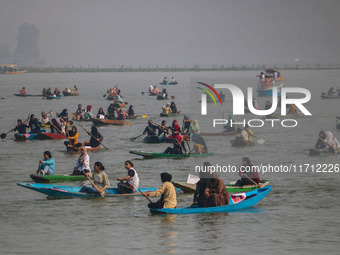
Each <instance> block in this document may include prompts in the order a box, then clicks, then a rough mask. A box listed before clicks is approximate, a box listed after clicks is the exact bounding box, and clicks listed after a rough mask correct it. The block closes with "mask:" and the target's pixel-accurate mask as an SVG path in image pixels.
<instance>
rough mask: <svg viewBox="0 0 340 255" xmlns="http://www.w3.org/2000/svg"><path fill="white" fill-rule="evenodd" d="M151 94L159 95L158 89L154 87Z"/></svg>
mask: <svg viewBox="0 0 340 255" xmlns="http://www.w3.org/2000/svg"><path fill="white" fill-rule="evenodd" d="M153 94H157V95H158V94H159V89H158V88H157V86H156V85H155V87H154V89H153Z"/></svg>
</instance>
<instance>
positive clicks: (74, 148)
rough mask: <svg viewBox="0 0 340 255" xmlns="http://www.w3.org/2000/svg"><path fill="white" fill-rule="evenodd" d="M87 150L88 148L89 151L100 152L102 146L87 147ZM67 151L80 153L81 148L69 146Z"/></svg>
mask: <svg viewBox="0 0 340 255" xmlns="http://www.w3.org/2000/svg"><path fill="white" fill-rule="evenodd" d="M85 148H86V150H87V151H99V150H100V145H99V146H97V147H90V146H85ZM66 150H67V151H68V152H80V150H81V147H69V146H66Z"/></svg>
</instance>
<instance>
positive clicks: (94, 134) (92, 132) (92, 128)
mask: <svg viewBox="0 0 340 255" xmlns="http://www.w3.org/2000/svg"><path fill="white" fill-rule="evenodd" d="M91 134H92V135H93V136H94V137H98V136H99V135H98V129H97V128H96V127H95V126H92V127H91Z"/></svg>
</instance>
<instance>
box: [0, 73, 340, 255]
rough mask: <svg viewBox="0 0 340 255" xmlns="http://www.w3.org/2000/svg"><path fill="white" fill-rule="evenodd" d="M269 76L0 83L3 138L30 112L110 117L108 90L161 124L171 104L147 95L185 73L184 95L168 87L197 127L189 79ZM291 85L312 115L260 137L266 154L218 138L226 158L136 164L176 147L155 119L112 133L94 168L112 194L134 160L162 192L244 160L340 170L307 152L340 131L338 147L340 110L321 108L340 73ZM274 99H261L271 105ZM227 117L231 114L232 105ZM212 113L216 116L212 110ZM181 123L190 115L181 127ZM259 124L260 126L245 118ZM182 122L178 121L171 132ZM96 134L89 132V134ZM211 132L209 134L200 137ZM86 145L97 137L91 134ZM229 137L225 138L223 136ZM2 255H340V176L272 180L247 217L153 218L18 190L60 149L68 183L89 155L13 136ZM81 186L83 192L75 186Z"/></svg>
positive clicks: (5, 170) (6, 157) (138, 209)
mask: <svg viewBox="0 0 340 255" xmlns="http://www.w3.org/2000/svg"><path fill="white" fill-rule="evenodd" d="M257 74H258V72H252V71H248V72H206V73H205V72H195V73H190V72H184V73H175V74H163V73H70V74H29V73H27V74H22V75H0V97H1V98H0V107H1V109H2V110H1V112H0V123H1V125H0V132H1V133H3V132H7V131H8V130H10V129H12V128H13V127H14V126H15V124H16V120H17V119H18V118H21V119H25V118H26V116H27V115H28V113H35V114H36V115H40V112H41V111H46V112H47V111H49V110H53V111H54V112H61V111H62V109H64V108H67V109H68V110H69V113H71V112H74V111H75V110H76V108H77V104H78V103H81V104H83V106H84V107H85V106H86V105H88V104H91V105H92V106H93V112H95V113H96V112H97V111H98V108H99V107H104V109H105V110H106V109H107V107H108V105H109V102H108V101H106V100H105V99H104V98H103V94H105V92H106V88H108V87H112V86H114V85H115V84H116V83H119V87H120V89H121V91H122V94H123V95H124V96H125V101H127V102H129V104H133V105H134V106H135V110H136V112H137V113H138V114H139V115H147V116H149V117H150V118H152V120H154V121H155V122H158V123H160V122H161V120H162V118H160V117H158V116H159V112H160V109H161V106H162V105H163V104H164V101H163V102H162V101H157V100H156V99H155V98H154V97H150V96H147V95H142V94H141V92H142V91H147V89H148V85H150V84H157V82H159V81H160V80H161V79H162V78H163V77H164V76H165V75H168V76H172V75H176V78H177V79H178V80H179V85H178V86H168V87H167V89H168V92H169V94H170V95H173V96H175V100H174V101H175V102H176V103H177V105H178V108H179V109H180V110H182V112H183V113H187V114H189V115H191V116H190V117H192V118H198V119H199V116H197V115H195V114H194V113H193V112H192V111H186V109H192V108H193V107H199V104H198V102H197V106H196V104H195V103H196V102H192V97H190V96H189V94H190V89H189V87H190V80H191V79H193V78H197V79H198V78H202V79H203V80H204V81H208V80H209V79H221V80H223V81H227V82H228V83H231V84H235V85H238V86H239V87H241V88H242V89H243V91H245V90H246V88H247V87H253V86H255V85H256V82H257V78H256V77H255V76H256V75H257ZM282 74H283V75H284V76H285V77H286V81H285V85H286V86H293V87H294V86H295V87H304V88H307V89H309V90H310V91H311V93H312V99H311V101H310V102H309V103H308V104H307V105H306V107H307V108H308V110H310V111H311V112H312V114H313V116H312V117H308V118H301V119H298V123H299V125H298V127H296V128H292V129H285V128H282V127H277V128H270V127H268V126H265V127H263V128H254V129H253V131H254V132H255V134H256V135H257V136H259V137H263V138H265V140H266V143H265V144H264V145H259V144H258V145H256V146H255V147H248V148H232V147H231V146H230V140H231V139H232V137H207V138H206V142H207V144H208V146H209V150H210V151H212V152H215V155H213V156H211V157H209V158H202V159H201V158H196V159H195V158H188V159H183V160H170V159H154V160H142V159H141V158H140V157H138V156H133V155H132V154H129V150H132V149H136V150H145V151H152V152H159V151H163V150H164V149H165V147H166V146H167V145H164V144H160V145H158V144H157V145H152V146H151V145H147V144H143V143H142V142H141V140H142V139H141V138H139V139H137V140H136V141H134V142H131V141H130V138H131V137H134V136H137V135H139V134H141V132H142V131H143V130H144V127H145V125H146V122H147V120H145V119H142V118H140V119H136V120H131V121H130V122H131V125H127V126H122V127H115V126H113V127H102V128H100V132H101V133H102V134H103V135H104V137H105V140H104V144H105V145H106V146H108V147H110V148H111V150H110V151H107V150H105V149H102V150H101V151H99V152H90V153H89V154H90V158H91V165H93V163H94V162H95V161H101V162H103V163H104V165H105V166H106V172H107V174H108V176H109V178H110V181H111V185H112V186H116V183H117V182H116V181H115V179H116V178H117V177H122V176H125V174H126V170H125V169H124V161H125V160H128V159H130V160H132V161H133V162H134V163H135V169H136V170H137V171H138V172H139V176H140V178H141V186H143V187H148V186H149V187H150V186H153V187H158V186H160V177H159V174H160V173H161V172H164V171H167V172H169V173H171V174H172V175H173V179H174V180H178V181H184V180H186V178H187V175H188V173H194V166H195V165H202V163H203V162H204V161H206V160H209V161H210V162H212V163H213V164H220V165H228V164H231V165H235V166H239V165H240V162H241V159H242V157H244V156H248V157H249V158H250V159H251V160H252V162H253V163H254V164H261V163H263V164H277V165H279V164H283V165H288V164H298V165H299V164H305V163H308V164H317V163H329V164H339V163H340V162H339V157H338V156H330V157H328V156H326V157H309V156H308V155H307V154H306V149H309V148H312V147H313V146H314V144H315V142H316V138H317V135H318V132H319V131H320V130H321V129H324V130H329V131H332V132H333V133H334V134H335V136H336V137H338V139H339V138H340V132H339V131H338V130H336V128H335V117H336V116H339V115H340V114H339V106H340V100H322V99H320V97H319V95H320V93H321V92H326V91H327V90H328V89H329V87H331V86H335V85H339V87H340V71H339V70H318V71H283V72H282ZM73 84H77V85H78V86H79V89H80V96H79V97H76V98H72V97H69V98H62V99H61V100H55V101H46V100H45V99H41V98H39V97H32V98H18V97H15V96H13V93H16V92H17V91H18V90H19V89H20V88H21V87H23V86H26V87H27V89H28V91H29V93H32V94H39V93H40V92H41V91H42V89H43V88H44V87H53V88H54V87H58V88H59V89H60V90H63V89H64V88H65V86H66V85H69V86H73ZM266 100H268V98H258V101H259V104H260V106H262V107H263V106H264V103H265V101H266ZM225 105H226V108H224V109H225V110H224V112H223V113H224V114H225V116H227V115H228V114H229V113H230V112H231V102H230V100H227V102H226V104H225ZM209 107H211V106H209ZM177 118H178V120H179V121H180V122H181V121H182V119H183V115H182V116H179V117H177ZM246 118H248V119H249V118H252V116H250V115H249V116H246ZM172 120H173V119H169V120H168V124H170V123H171V121H172ZM84 125H85V126H86V127H87V128H90V124H89V123H85V124H84ZM202 127H204V125H202V126H201V131H210V132H212V131H213V130H203V128H202ZM78 130H79V131H80V141H84V140H87V139H88V136H87V135H86V134H85V132H83V130H81V128H80V127H79V128H78ZM216 131H220V130H216ZM0 146H1V147H0V150H1V153H0V169H1V179H0V182H1V185H0V192H1V193H2V196H1V197H0V207H1V210H0V225H1V230H0V251H1V252H0V253H1V254H39V253H48V254H51V255H52V254H81V253H82V254H123V253H125V254H164V253H175V254H192V253H194V252H196V253H198V254H207V253H208V254H211V253H216V254H245V253H248V252H252V253H262V254H307V253H309V254H321V253H323V254H338V253H339V252H338V250H339V248H340V245H339V238H340V221H339V218H338V217H339V213H340V210H339V205H340V202H339V199H338V194H339V192H340V188H339V185H338V181H339V179H340V178H339V173H312V172H311V171H308V172H307V173H267V174H263V175H261V177H262V178H264V179H269V180H270V183H271V185H272V186H273V190H272V192H271V193H269V195H268V196H267V197H266V198H265V199H264V200H263V201H261V202H260V203H259V204H258V205H257V206H256V207H254V208H252V209H249V210H247V211H244V212H237V213H229V214H210V215H168V216H153V215H151V214H150V213H149V210H148V208H147V200H146V199H145V198H143V197H134V198H132V197H131V198H107V199H52V200H50V199H46V197H45V196H44V195H42V194H40V193H37V192H33V191H30V190H26V189H23V188H21V187H19V186H17V185H16V183H18V182H29V181H30V178H29V175H30V174H31V173H34V172H35V171H36V169H37V166H38V161H39V159H41V158H42V154H43V152H44V151H45V150H50V151H51V152H52V155H53V157H54V158H55V160H56V169H57V172H58V173H60V174H66V173H70V172H71V169H72V168H73V165H74V163H75V161H76V159H77V156H78V155H74V154H73V155H71V154H68V153H66V152H65V146H64V145H63V142H62V141H60V140H59V141H58V140H57V141H28V142H17V141H14V136H13V133H9V134H8V135H7V138H6V139H3V140H1V141H0ZM220 177H221V178H222V179H223V180H224V181H225V182H229V181H234V180H236V179H237V178H238V175H237V174H236V173H221V174H220ZM71 185H76V184H71ZM191 200H192V196H191V195H186V194H182V195H179V196H178V201H179V205H178V206H179V207H182V206H188V205H190V204H191Z"/></svg>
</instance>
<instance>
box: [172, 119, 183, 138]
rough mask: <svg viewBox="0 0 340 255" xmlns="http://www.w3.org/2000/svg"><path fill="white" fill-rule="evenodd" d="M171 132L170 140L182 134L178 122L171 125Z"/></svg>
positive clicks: (174, 121)
mask: <svg viewBox="0 0 340 255" xmlns="http://www.w3.org/2000/svg"><path fill="white" fill-rule="evenodd" d="M171 132H172V134H171V135H170V136H169V138H176V136H177V135H179V134H180V133H181V127H180V126H179V125H178V121H177V120H173V122H172V125H171Z"/></svg>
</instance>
